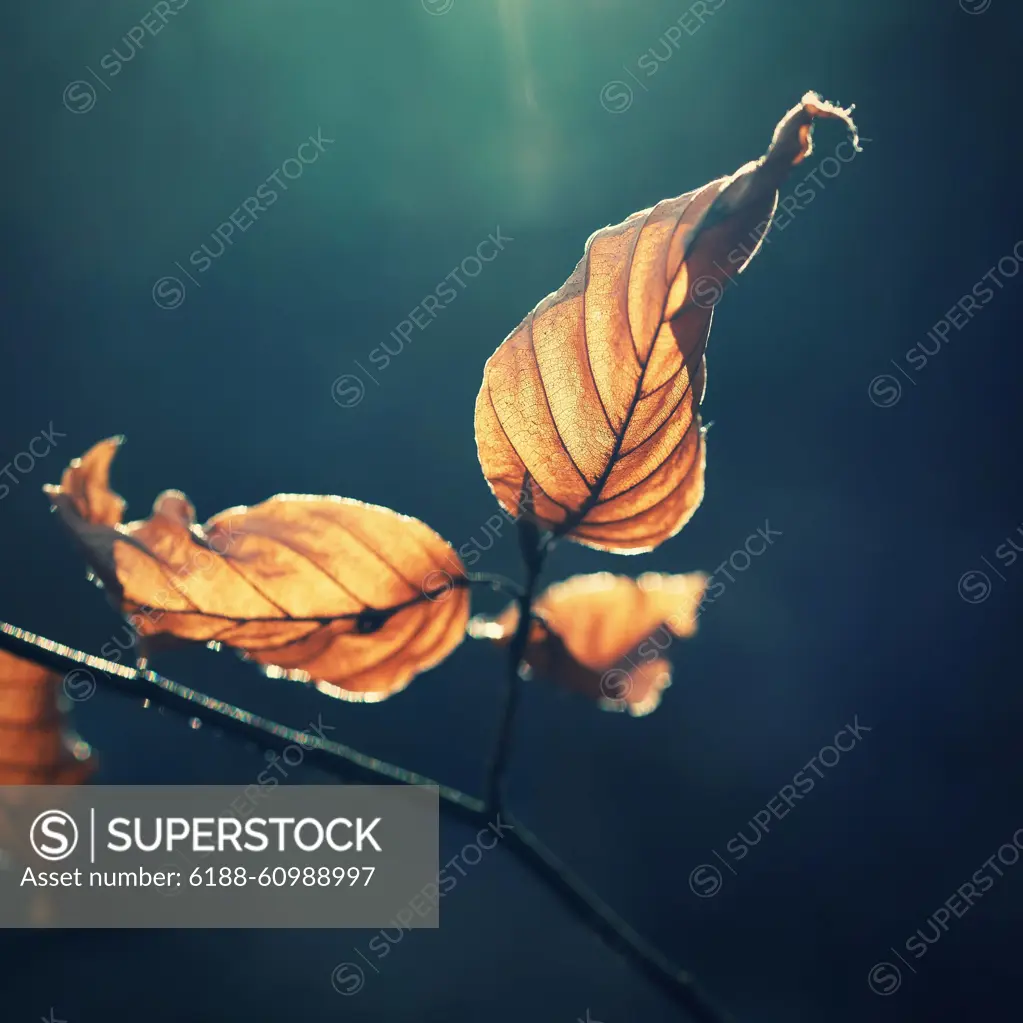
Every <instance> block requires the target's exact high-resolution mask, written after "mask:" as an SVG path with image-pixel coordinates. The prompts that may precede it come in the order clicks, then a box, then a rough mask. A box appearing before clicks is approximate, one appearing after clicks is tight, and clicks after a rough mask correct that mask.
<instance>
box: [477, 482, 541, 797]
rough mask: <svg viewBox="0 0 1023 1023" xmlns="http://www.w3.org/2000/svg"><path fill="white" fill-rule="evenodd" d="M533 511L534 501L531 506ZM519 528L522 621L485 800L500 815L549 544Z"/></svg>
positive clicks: (526, 523)
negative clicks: (538, 586)
mask: <svg viewBox="0 0 1023 1023" xmlns="http://www.w3.org/2000/svg"><path fill="white" fill-rule="evenodd" d="M529 494H530V491H529V487H528V479H527V482H525V483H523V495H524V502H526V501H529ZM527 507H528V508H529V509H530V510H531V501H529V504H528V506H527ZM516 525H517V527H518V533H519V547H520V549H521V551H522V557H523V561H524V562H525V565H526V585H525V586H524V587H523V588H522V589H521V590H520V591H519V595H518V605H519V621H518V624H517V625H516V627H515V634H514V635H513V636H512V638H511V643H509V644H508V674H507V676H506V681H505V690H504V703H503V705H502V707H501V720H500V723H499V725H498V729H497V739H496V741H495V742H494V752H493V754H492V756H491V759H490V766H489V767H488V769H487V780H486V790H485V796H484V799H485V801H486V805H487V809H488V810H489V811H490V812H491V813H497V812H498V811H499V810H500V809H501V803H502V794H501V789H502V786H503V784H504V775H505V771H506V770H507V768H508V758H509V757H510V755H511V736H512V726H513V724H514V722H515V711H516V710H517V709H518V705H519V671H520V667H521V664H522V656H523V654H525V652H526V644H527V643H528V642H529V629H530V626H531V625H532V623H533V598H534V597H535V596H536V584H537V581H538V580H539V578H540V572H541V571H542V570H543V563H544V559H545V558H546V556H547V545H546V544H545V543H544V542H542V540H541V538H540V534H539V531H538V530H537V528H536V526H535V524H534V523H533V522H532V521H531V520H530V519H529V518H528V517H525V516H521V517H520V518H519V519H518V520H517V522H516Z"/></svg>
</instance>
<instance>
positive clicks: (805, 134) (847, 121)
mask: <svg viewBox="0 0 1023 1023" xmlns="http://www.w3.org/2000/svg"><path fill="white" fill-rule="evenodd" d="M852 111H853V108H852V107H840V106H838V105H837V104H836V103H829V102H828V101H827V100H825V99H821V97H820V96H819V95H818V94H817V93H816V92H808V93H806V94H805V95H804V96H803V98H802V99H801V100H800V101H799V103H797V104H796V105H795V106H794V107H793V108H792V109H791V110H789V111H788V113H786V114H785V116H784V117H783V118H782V119H781V120H780V121H779V122H778V126H777V127H776V128H775V129H774V136H773V137H772V139H771V145H770V148H769V149H768V151H767V155H766V156H765V157H764V162H765V163H767V162H770V161H774V160H781V161H783V162H784V164H785V165H786V166H789V167H794V166H795V165H796V164H797V163H801V162H802V161H803V160H805V159H806V157H808V156H809V155H810V154H811V153H812V152H813V138H812V132H811V129H812V128H813V122H814V121H815V120H817V119H818V118H830V119H833V120H838V121H841V122H842V123H843V124H844V125H845V126H846V128H848V129H849V133H850V134H851V135H852V143H853V146H854V148H855V149H856V151H857V152H859V151H860V136H859V132H858V130H857V128H856V124H855V122H854V121H853V119H852Z"/></svg>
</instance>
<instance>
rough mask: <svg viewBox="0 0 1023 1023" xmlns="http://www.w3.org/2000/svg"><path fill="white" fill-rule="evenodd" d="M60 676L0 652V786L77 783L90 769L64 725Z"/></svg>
mask: <svg viewBox="0 0 1023 1023" xmlns="http://www.w3.org/2000/svg"><path fill="white" fill-rule="evenodd" d="M61 678H62V677H61V676H60V675H59V674H57V673H56V672H54V671H50V670H49V669H47V668H43V667H41V666H40V665H38V664H33V663H32V662H31V661H26V660H23V659H22V658H20V657H16V656H15V655H14V654H11V653H8V652H7V651H5V650H0V785H78V784H80V783H81V782H83V781H85V780H86V778H88V777H89V775H90V774H91V773H92V771H93V770H94V768H95V764H94V763H93V762H92V760H91V750H90V748H89V746H88V744H87V743H84V742H82V740H81V739H79V738H78V737H77V736H76V735H74V734H73V733H72V732H71V731H70V729H69V727H68V723H67V715H66V714H65V712H64V710H63V709H62V707H61V700H62V694H61Z"/></svg>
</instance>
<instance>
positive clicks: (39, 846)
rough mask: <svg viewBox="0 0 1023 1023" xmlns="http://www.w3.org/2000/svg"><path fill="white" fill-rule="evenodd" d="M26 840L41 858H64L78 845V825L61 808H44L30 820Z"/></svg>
mask: <svg viewBox="0 0 1023 1023" xmlns="http://www.w3.org/2000/svg"><path fill="white" fill-rule="evenodd" d="M28 840H29V842H30V843H31V845H32V848H33V849H34V850H35V852H36V854H37V855H38V856H40V857H41V858H42V859H44V860H49V861H50V862H51V863H54V862H56V861H57V860H66V859H67V858H68V857H69V856H70V855H71V854H72V853H73V852H74V851H75V847H76V846H77V845H78V825H77V824H75V819H74V817H72V816H71V814H69V813H65V812H64V811H63V810H44V811H43V812H42V813H41V814H40V815H39V816H38V817H36V819H35V820H34V821H32V827H31V828H30V829H29V832H28Z"/></svg>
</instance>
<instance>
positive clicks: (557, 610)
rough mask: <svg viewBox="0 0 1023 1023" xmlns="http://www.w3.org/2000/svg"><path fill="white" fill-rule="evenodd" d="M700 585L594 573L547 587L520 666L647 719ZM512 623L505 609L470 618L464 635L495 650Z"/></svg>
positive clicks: (689, 579)
mask: <svg viewBox="0 0 1023 1023" xmlns="http://www.w3.org/2000/svg"><path fill="white" fill-rule="evenodd" d="M706 586H707V576H705V575H704V574H703V573H701V572H693V573H690V574H687V575H661V574H659V573H654V572H647V573H645V574H644V575H641V576H640V577H639V578H638V579H629V578H627V577H625V576H621V575H611V574H610V573H609V572H600V573H597V574H595V575H578V576H573V577H572V578H571V579H566V580H565V581H564V582H560V583H555V584H554V585H553V586H551V587H550V588H549V589H548V590H546V591H545V592H544V593H543V594H542V595H541V596H540V597H539V598H537V600H536V602H535V603H534V605H533V612H534V614H535V616H536V618H535V620H534V621H533V622H532V623H531V624H530V632H529V641H528V644H527V647H526V652H525V655H524V660H525V662H526V663H527V664H528V665H529V666H530V668H531V669H532V670H533V672H534V673H535V674H537V675H542V676H543V677H545V678H547V679H549V680H551V681H554V682H557V683H559V684H561V685H563V686H565V687H566V688H568V689H571V690H573V691H575V692H578V693H582V694H583V695H584V696H588V697H590V698H591V699H594V700H597V701H598V702H599V703H600V705H601V706H602V707H604V708H605V709H608V710H628V711H629V712H630V713H631V714H634V715H637V716H638V715H642V714H649V713H650V711H652V710H654V709H655V708H656V707H657V705H658V704H659V703H660V700H661V692H662V691H663V690H664V689H665V688H666V687H667V686H669V685H670V684H671V664H670V662H669V661H668V660H666V659H665V657H664V656H663V652H664V651H666V650H667V648H668V647H669V646H670V645H671V643H672V642H673V638H672V637H688V636H692V635H693V634H694V633H695V632H696V623H697V617H698V615H699V608H700V601H701V600H702V599H703V593H704V590H705V589H706ZM518 622H519V609H518V605H517V604H511V605H509V607H507V608H505V610H504V611H503V612H502V613H501V614H500V615H499V616H498V617H497V618H496V619H493V620H488V619H485V618H482V617H478V618H475V619H473V621H472V622H471V623H470V625H469V631H470V634H471V635H473V636H475V637H476V638H478V639H490V640H493V641H494V642H495V643H498V644H499V645H502V646H503V645H505V644H507V643H508V642H509V641H510V640H511V637H512V636H513V635H514V633H515V629H516V628H517V626H518Z"/></svg>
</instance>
